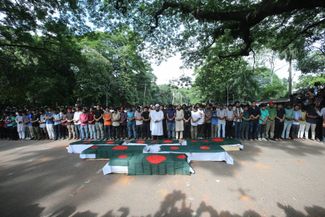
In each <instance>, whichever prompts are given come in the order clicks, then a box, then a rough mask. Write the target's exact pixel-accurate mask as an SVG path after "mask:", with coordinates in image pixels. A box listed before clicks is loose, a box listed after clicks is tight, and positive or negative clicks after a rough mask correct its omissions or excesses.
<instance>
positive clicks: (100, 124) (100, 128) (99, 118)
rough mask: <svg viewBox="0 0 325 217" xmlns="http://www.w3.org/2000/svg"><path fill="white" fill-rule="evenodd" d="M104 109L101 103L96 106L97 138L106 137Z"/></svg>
mask: <svg viewBox="0 0 325 217" xmlns="http://www.w3.org/2000/svg"><path fill="white" fill-rule="evenodd" d="M103 113H104V112H103V110H102V108H101V107H100V105H97V106H96V110H95V112H94V120H95V128H96V138H97V139H101V140H103V139H104V136H105V135H104V120H103Z"/></svg>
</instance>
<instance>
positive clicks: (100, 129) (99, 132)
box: [95, 122, 104, 139]
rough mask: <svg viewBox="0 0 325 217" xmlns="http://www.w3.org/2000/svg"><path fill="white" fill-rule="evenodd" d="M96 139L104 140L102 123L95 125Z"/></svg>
mask: <svg viewBox="0 0 325 217" xmlns="http://www.w3.org/2000/svg"><path fill="white" fill-rule="evenodd" d="M95 129H96V139H104V126H103V123H102V122H96V123H95Z"/></svg>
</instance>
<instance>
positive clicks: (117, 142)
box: [70, 140, 124, 145]
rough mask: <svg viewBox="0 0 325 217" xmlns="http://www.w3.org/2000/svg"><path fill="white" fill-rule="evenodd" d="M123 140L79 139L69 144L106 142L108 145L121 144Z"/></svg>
mask: <svg viewBox="0 0 325 217" xmlns="http://www.w3.org/2000/svg"><path fill="white" fill-rule="evenodd" d="M123 142H124V141H123V140H79V141H76V142H72V143H70V145H82V144H85V145H89V144H93V145H102V144H108V145H121V144H122V143H123Z"/></svg>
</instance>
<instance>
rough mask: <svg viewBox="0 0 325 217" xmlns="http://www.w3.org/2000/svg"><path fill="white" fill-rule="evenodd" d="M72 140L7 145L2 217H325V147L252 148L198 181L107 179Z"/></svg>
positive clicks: (202, 168) (200, 172)
mask: <svg viewBox="0 0 325 217" xmlns="http://www.w3.org/2000/svg"><path fill="white" fill-rule="evenodd" d="M67 143H68V141H63V140H62V141H56V142H51V141H25V142H21V141H16V142H12V141H0V216H1V217H6V216H14V217H16V216H17V217H38V216H51V217H52V216H60V217H66V216H74V217H81V216H85V217H115V216H116V217H137V216H143V217H163V216H174V217H182V216H186V217H188V216H200V217H201V216H202V217H205V216H213V217H240V216H244V217H249V216H250V217H260V216H286V217H289V216H290V217H291V216H293V217H307V216H308V217H324V216H325V156H324V155H325V145H324V144H322V143H318V142H311V141H308V142H307V141H305V142H250V143H244V144H245V150H244V151H241V152H231V153H230V154H231V155H232V156H233V158H234V159H235V165H233V166H230V165H227V164H225V163H223V162H194V163H192V167H193V168H194V170H195V171H196V174H194V175H192V176H126V175H118V174H114V175H108V176H104V175H102V172H101V168H102V167H103V165H104V164H105V162H106V161H98V160H81V159H79V157H78V155H72V154H68V153H67V152H66V150H65V146H66V145H67Z"/></svg>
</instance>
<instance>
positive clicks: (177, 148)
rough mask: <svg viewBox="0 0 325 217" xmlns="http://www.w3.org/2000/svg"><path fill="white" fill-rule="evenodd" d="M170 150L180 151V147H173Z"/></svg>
mask: <svg viewBox="0 0 325 217" xmlns="http://www.w3.org/2000/svg"><path fill="white" fill-rule="evenodd" d="M169 149H170V150H173V151H174V150H179V147H178V146H171V147H170V148H169Z"/></svg>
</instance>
